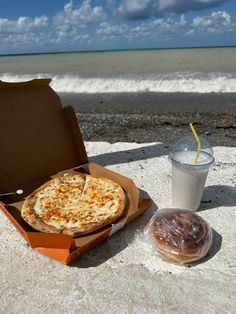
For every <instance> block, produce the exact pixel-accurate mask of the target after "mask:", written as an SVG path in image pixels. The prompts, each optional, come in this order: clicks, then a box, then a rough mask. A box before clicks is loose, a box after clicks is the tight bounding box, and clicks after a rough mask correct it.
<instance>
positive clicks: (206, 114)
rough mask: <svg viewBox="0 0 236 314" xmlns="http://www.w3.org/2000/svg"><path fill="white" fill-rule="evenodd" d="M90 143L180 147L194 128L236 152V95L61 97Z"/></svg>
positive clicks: (214, 144)
mask: <svg viewBox="0 0 236 314" xmlns="http://www.w3.org/2000/svg"><path fill="white" fill-rule="evenodd" d="M60 97H61V100H62V103H63V105H64V106H68V105H72V106H73V107H74V109H75V111H76V113H77V117H78V121H79V125H80V128H81V132H82V136H83V139H84V140H85V141H107V142H110V143H114V142H137V143H142V142H145V143H148V142H155V141H160V142H163V143H166V144H171V143H174V142H175V141H176V140H177V139H178V138H180V137H181V136H184V135H187V134H189V126H188V125H189V123H190V122H192V123H194V125H195V127H196V130H197V132H198V134H199V135H200V136H204V137H205V138H206V139H207V140H208V141H209V143H210V144H211V145H212V146H236V94H235V93H229V94H228V93H227V94H225V93H222V94H215V93H210V94H199V93H198V94H196V93H107V94H71V93H68V94H61V95H60Z"/></svg>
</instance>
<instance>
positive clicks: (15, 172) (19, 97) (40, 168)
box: [0, 79, 152, 264]
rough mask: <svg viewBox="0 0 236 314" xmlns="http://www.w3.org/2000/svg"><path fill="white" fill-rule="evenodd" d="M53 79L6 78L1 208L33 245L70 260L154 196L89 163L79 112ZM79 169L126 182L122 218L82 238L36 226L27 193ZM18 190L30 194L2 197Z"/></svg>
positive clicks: (0, 114) (0, 130)
mask: <svg viewBox="0 0 236 314" xmlns="http://www.w3.org/2000/svg"><path fill="white" fill-rule="evenodd" d="M50 82H51V80H50V79H35V80H31V81H28V82H17V83H8V82H2V81H0V104H1V106H0V147H1V153H0V209H1V210H2V211H3V213H4V214H5V215H6V216H7V217H8V219H9V220H10V222H11V223H12V224H13V225H14V226H15V227H16V229H17V230H18V231H19V232H20V234H21V235H22V236H23V237H24V239H25V240H26V241H27V243H28V244H29V245H30V246H31V247H32V248H33V249H35V250H37V251H38V252H40V253H42V254H44V255H47V256H49V257H51V258H53V259H55V260H57V261H59V262H62V263H64V264H68V263H70V262H71V261H73V260H74V259H75V258H77V257H78V256H80V255H81V254H83V253H84V252H86V251H88V250H89V249H91V248H92V247H94V246H96V245H97V244H98V243H100V242H101V241H103V240H105V239H107V238H108V237H109V236H111V235H112V234H114V233H115V232H116V231H118V230H119V229H121V228H122V227H124V225H126V224H127V223H129V222H130V221H131V220H133V219H135V218H136V217H138V216H139V215H141V214H142V213H143V212H144V211H145V210H147V209H148V208H149V207H150V206H151V203H152V201H151V200H150V199H146V200H143V201H142V202H139V191H138V189H137V187H136V186H135V184H134V182H133V181H132V180H130V179H129V178H127V177H125V176H122V175H120V174H117V173H115V172H113V171H110V170H108V169H106V168H104V167H101V166H99V165H96V164H93V163H89V161H88V156H87V153H86V150H85V146H84V142H83V139H82V135H81V132H80V128H79V125H78V121H77V117H76V115H75V112H74V110H73V108H72V107H71V106H68V107H63V106H62V104H61V100H60V98H59V96H58V95H57V94H56V93H55V91H54V90H53V89H52V88H51V87H50V86H49V84H50ZM78 171H79V172H87V173H90V174H92V175H95V176H102V177H106V178H109V179H111V180H113V181H115V182H117V183H118V184H120V185H121V186H122V188H123V189H124V191H125V193H126V207H125V211H124V214H123V215H122V217H120V218H119V219H118V220H117V221H116V222H115V223H113V224H111V225H108V226H107V227H104V228H102V229H100V230H98V231H97V232H93V233H91V234H89V235H84V236H81V237H77V238H73V237H70V236H68V235H63V234H50V233H42V232H38V231H36V230H35V229H33V228H31V227H30V226H29V225H28V224H27V223H26V222H25V221H24V220H23V219H22V218H21V214H20V210H21V206H22V203H23V201H24V199H25V197H26V196H27V195H29V194H30V193H31V192H33V191H34V190H35V189H36V188H38V187H39V186H40V185H42V184H43V183H45V182H47V181H48V180H50V179H51V178H53V177H55V176H61V175H64V174H66V173H68V174H70V173H78ZM17 189H22V190H23V191H24V193H23V194H22V195H16V194H15V195H9V196H1V194H3V193H5V192H12V191H16V190H17Z"/></svg>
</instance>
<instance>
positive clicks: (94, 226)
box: [21, 173, 125, 237]
mask: <svg viewBox="0 0 236 314" xmlns="http://www.w3.org/2000/svg"><path fill="white" fill-rule="evenodd" d="M39 204H40V206H39ZM90 204H91V205H90ZM60 206H61V207H60ZM63 206H64V207H63ZM71 206H72V207H73V209H71V208H70V207H71ZM57 207H58V208H57ZM48 208H49V209H48ZM68 208H69V209H68ZM124 208H125V194H124V191H123V189H122V188H121V186H120V185H118V184H117V183H115V182H113V181H112V180H109V179H107V178H102V177H94V176H90V175H87V174H81V173H78V174H76V175H72V176H65V177H59V178H54V179H52V180H50V181H48V182H47V183H45V184H43V185H42V186H41V187H39V188H38V189H37V190H35V191H34V192H33V193H31V194H30V195H29V196H28V197H27V198H26V200H25V202H24V203H23V206H22V211H21V215H22V218H23V219H24V220H25V221H26V222H27V223H28V224H29V225H30V226H32V227H33V228H34V229H36V230H38V231H41V232H48V233H64V234H68V235H70V236H73V237H75V236H80V235H85V234H88V233H91V232H94V231H96V230H98V229H100V228H102V227H104V226H106V225H109V224H111V223H113V222H114V221H115V220H117V219H118V218H119V217H121V215H122V214H123V211H124ZM48 213H49V214H48ZM68 217H69V218H68ZM71 220H72V221H74V223H71ZM57 221H59V223H57ZM57 224H58V225H57ZM70 224H72V226H70Z"/></svg>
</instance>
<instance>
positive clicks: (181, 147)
mask: <svg viewBox="0 0 236 314" xmlns="http://www.w3.org/2000/svg"><path fill="white" fill-rule="evenodd" d="M200 142H201V150H200V153H199V157H198V163H197V164H195V158H196V154H197V151H198V144H197V142H196V140H195V138H194V137H193V136H184V137H182V138H180V139H179V140H178V141H177V142H176V143H175V144H174V145H173V148H172V151H171V153H170V155H169V158H170V160H171V161H172V162H174V163H176V164H179V165H183V166H190V167H192V166H194V167H196V166H197V167H203V168H205V167H210V166H211V165H213V163H214V161H215V159H214V155H213V150H212V147H211V146H210V144H209V143H208V142H207V140H206V139H204V138H202V137H200Z"/></svg>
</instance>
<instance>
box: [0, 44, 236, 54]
mask: <svg viewBox="0 0 236 314" xmlns="http://www.w3.org/2000/svg"><path fill="white" fill-rule="evenodd" d="M206 48H207V49H213V48H236V45H225V46H219V45H217V46H184V47H160V48H120V49H94V50H70V51H48V52H26V53H9V54H8V53H5V54H0V57H16V56H26V55H29V56H30V55H47V54H65V53H68V54H69V53H97V52H98V53H99V52H101V53H102V52H118V51H145V50H175V49H176V50H177V49H206Z"/></svg>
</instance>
